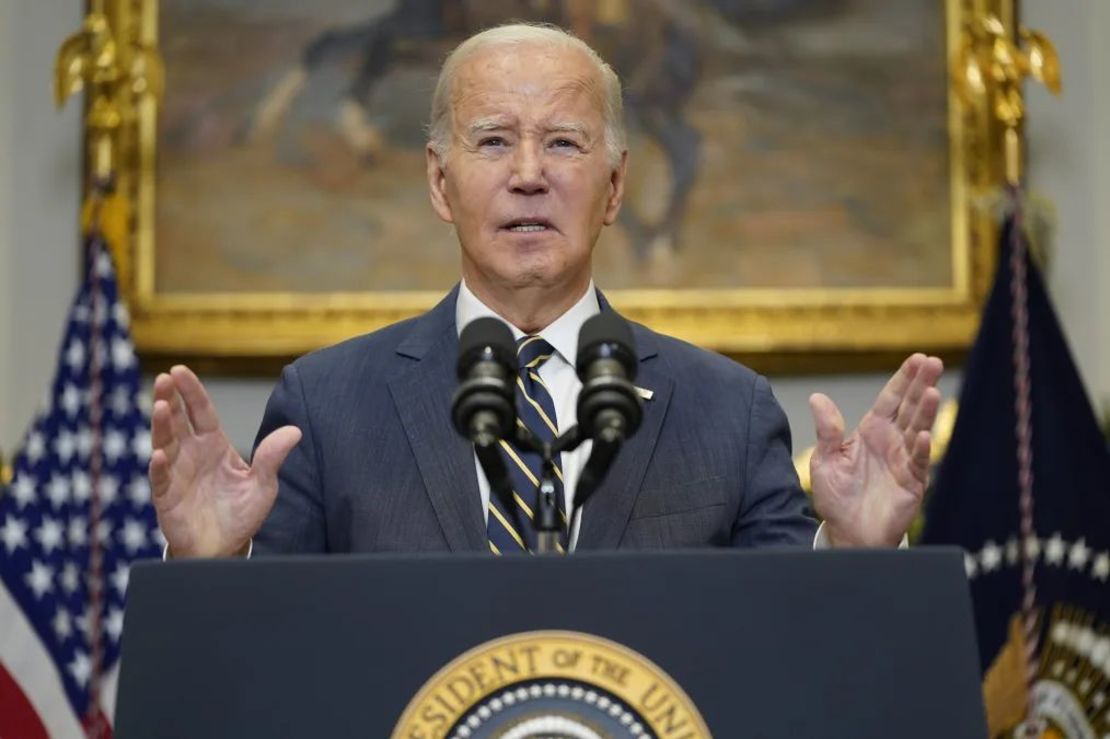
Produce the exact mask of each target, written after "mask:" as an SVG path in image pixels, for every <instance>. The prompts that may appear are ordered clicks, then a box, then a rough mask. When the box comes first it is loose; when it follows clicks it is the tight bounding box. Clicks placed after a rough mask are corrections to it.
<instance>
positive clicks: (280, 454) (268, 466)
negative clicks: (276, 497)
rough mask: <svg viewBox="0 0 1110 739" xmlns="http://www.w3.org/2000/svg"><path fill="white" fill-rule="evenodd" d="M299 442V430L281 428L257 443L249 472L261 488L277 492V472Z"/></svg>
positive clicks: (292, 427)
mask: <svg viewBox="0 0 1110 739" xmlns="http://www.w3.org/2000/svg"><path fill="white" fill-rule="evenodd" d="M300 440H301V430H300V429H299V428H297V427H296V426H282V427H281V428H279V429H277V430H276V431H273V432H271V433H270V435H269V436H267V437H266V438H265V439H263V440H262V441H261V443H259V445H258V448H257V449H255V450H254V458H253V459H252V460H251V472H252V473H253V474H254V475H255V477H256V479H257V480H258V483H259V485H260V486H261V487H264V488H266V489H270V490H273V491H274V492H275V493H276V492H277V473H278V470H279V469H280V468H281V464H282V462H284V461H285V458H286V457H288V456H289V452H291V451H293V447H295V446H297V443H298V442H299V441H300Z"/></svg>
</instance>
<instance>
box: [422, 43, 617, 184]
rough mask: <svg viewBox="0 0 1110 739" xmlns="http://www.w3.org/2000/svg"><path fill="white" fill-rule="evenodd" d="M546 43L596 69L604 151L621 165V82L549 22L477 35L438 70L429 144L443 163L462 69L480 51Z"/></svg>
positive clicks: (590, 52)
mask: <svg viewBox="0 0 1110 739" xmlns="http://www.w3.org/2000/svg"><path fill="white" fill-rule="evenodd" d="M524 44H546V45H548V46H561V47H564V48H568V49H577V50H579V51H581V52H583V53H584V54H585V55H586V56H587V57H588V58H589V59H590V61H591V62H593V63H594V66H595V67H596V68H597V72H598V76H599V77H600V78H601V82H602V110H601V115H602V120H603V121H604V124H605V148H606V150H607V152H608V154H609V162H610V164H612V166H614V167H615V166H617V164H619V163H620V160H621V155H622V154H623V153H624V150H625V147H626V143H625V133H624V106H623V104H622V102H621V81H620V78H619V77H617V73H616V72H614V71H613V68H612V67H610V66H609V65H608V64H607V63H606V62H605V60H604V59H602V58H601V56H600V55H599V54H598V53H597V52H596V51H594V50H593V49H592V48H591V47H590V45H589V44H587V43H586V42H585V41H582V39H580V38H578V37H577V36H575V35H573V34H571V33H570V32H568V31H565V30H563V29H562V28H559V27H558V26H553V25H551V24H547V23H511V24H508V25H503V26H496V27H494V28H490V29H488V30H485V31H482V32H481V33H477V34H475V35H473V36H471V37H470V38H468V39H466V40H465V41H463V42H462V43H461V44H459V45H458V46H456V47H455V49H454V51H452V52H451V53H450V54H449V55H448V56H447V59H446V60H444V62H443V67H441V68H440V70H439V79H437V80H436V88H435V92H434V93H433V94H432V116H431V122H430V123H429V124H428V143H429V145H430V146H431V147H432V151H434V152H435V153H436V156H437V157H439V159H440V161H442V162H445V161H446V160H447V151H448V149H449V148H450V142H451V125H452V120H451V113H452V108H451V94H452V92H453V91H454V88H455V78H456V76H457V75H458V71H459V67H460V66H462V64H463V62H465V61H466V60H467V59H469V58H470V57H472V56H474V55H475V54H477V53H478V52H479V51H483V50H485V49H489V48H494V47H504V46H520V45H524Z"/></svg>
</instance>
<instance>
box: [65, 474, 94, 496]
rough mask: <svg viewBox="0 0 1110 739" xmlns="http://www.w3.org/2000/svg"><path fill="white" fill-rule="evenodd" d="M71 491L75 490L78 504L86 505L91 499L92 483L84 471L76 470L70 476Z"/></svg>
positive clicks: (74, 494) (74, 493)
mask: <svg viewBox="0 0 1110 739" xmlns="http://www.w3.org/2000/svg"><path fill="white" fill-rule="evenodd" d="M69 479H70V485H71V489H72V490H73V499H74V500H75V501H76V502H78V503H84V502H85V501H86V500H88V499H89V495H90V494H91V493H92V481H91V480H89V476H88V475H87V474H86V473H85V471H84V470H80V469H77V470H74V471H73V473H72V474H71V475H70V476H69Z"/></svg>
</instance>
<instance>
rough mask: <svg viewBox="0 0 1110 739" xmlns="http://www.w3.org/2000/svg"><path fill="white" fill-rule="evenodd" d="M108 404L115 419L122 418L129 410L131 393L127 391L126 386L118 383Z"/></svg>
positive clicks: (119, 419)
mask: <svg viewBox="0 0 1110 739" xmlns="http://www.w3.org/2000/svg"><path fill="white" fill-rule="evenodd" d="M109 405H110V406H111V408H112V413H113V414H114V415H115V417H116V421H121V420H123V417H124V416H126V415H127V414H128V413H129V412H130V411H131V395H130V394H129V393H128V392H127V388H126V387H124V386H122V385H120V386H119V387H117V388H116V389H115V390H113V391H112V399H111V400H110V401H109Z"/></svg>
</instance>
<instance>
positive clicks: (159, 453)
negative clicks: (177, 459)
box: [149, 449, 170, 501]
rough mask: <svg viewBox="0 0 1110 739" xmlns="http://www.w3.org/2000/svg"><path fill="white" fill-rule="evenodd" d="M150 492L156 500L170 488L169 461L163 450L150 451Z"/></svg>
mask: <svg viewBox="0 0 1110 739" xmlns="http://www.w3.org/2000/svg"><path fill="white" fill-rule="evenodd" d="M149 475H150V494H151V497H153V498H154V500H155V501H158V500H159V499H160V498H162V496H164V495H165V494H166V492H167V491H168V490H169V488H170V463H169V460H168V459H167V458H166V453H165V451H163V450H161V449H155V450H154V451H153V452H151V453H150V467H149Z"/></svg>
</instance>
